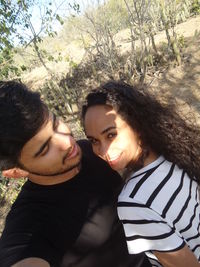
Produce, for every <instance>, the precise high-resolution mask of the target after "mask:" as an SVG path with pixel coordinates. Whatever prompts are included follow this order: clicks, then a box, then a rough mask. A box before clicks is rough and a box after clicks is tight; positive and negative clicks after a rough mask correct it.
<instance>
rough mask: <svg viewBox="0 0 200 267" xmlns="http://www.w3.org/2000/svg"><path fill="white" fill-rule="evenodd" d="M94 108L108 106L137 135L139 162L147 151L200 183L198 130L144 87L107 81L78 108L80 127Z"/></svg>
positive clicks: (199, 133) (171, 105)
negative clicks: (81, 122)
mask: <svg viewBox="0 0 200 267" xmlns="http://www.w3.org/2000/svg"><path fill="white" fill-rule="evenodd" d="M95 105H109V106H111V107H112V108H114V109H115V111H116V112H117V113H118V114H119V115H120V116H121V117H122V118H123V119H124V120H125V121H126V122H127V123H128V124H129V126H131V127H132V129H134V130H136V131H137V132H138V133H139V134H140V137H141V141H142V150H144V151H145V153H144V155H143V160H144V157H145V156H147V154H148V152H147V151H148V148H151V149H152V150H153V151H154V152H156V153H157V154H161V155H164V156H165V158H166V159H167V160H169V161H172V162H174V163H176V164H177V165H178V166H179V167H180V168H183V169H184V170H186V171H187V173H188V174H189V176H190V177H191V178H192V179H196V180H197V181H198V183H200V128H199V126H198V125H197V124H195V122H194V121H192V120H189V119H186V117H185V118H183V117H182V116H180V114H179V113H178V111H177V109H176V106H175V105H174V103H172V102H171V101H169V102H168V103H167V104H163V103H161V101H158V100H157V99H156V97H155V96H153V94H149V93H148V92H147V90H146V88H145V87H139V86H131V85H128V84H126V83H123V82H116V81H109V82H107V83H105V84H103V85H102V86H100V87H98V88H96V89H94V90H92V91H91V92H90V93H89V94H88V96H87V97H86V102H85V104H84V105H83V107H82V120H83V126H84V117H85V114H86V112H87V109H88V108H89V107H91V106H95Z"/></svg>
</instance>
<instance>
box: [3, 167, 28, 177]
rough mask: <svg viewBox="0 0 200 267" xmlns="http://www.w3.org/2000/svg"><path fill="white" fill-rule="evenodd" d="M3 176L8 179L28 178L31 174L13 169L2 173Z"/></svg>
mask: <svg viewBox="0 0 200 267" xmlns="http://www.w3.org/2000/svg"><path fill="white" fill-rule="evenodd" d="M2 175H3V176H4V177H6V178H26V177H28V175H29V172H27V171H24V170H22V169H19V168H13V169H9V170H5V171H2Z"/></svg>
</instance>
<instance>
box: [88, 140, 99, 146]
mask: <svg viewBox="0 0 200 267" xmlns="http://www.w3.org/2000/svg"><path fill="white" fill-rule="evenodd" d="M89 141H90V143H91V144H92V145H96V144H97V140H96V139H89Z"/></svg>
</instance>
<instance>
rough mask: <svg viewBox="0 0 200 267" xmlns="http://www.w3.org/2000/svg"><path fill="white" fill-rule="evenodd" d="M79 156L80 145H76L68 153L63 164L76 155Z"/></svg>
mask: <svg viewBox="0 0 200 267" xmlns="http://www.w3.org/2000/svg"><path fill="white" fill-rule="evenodd" d="M77 154H78V145H77V144H75V145H74V146H73V147H72V148H71V150H70V151H69V152H68V153H67V155H66V156H65V157H64V159H63V162H65V160H68V159H71V158H74V157H75V156H76V155H77Z"/></svg>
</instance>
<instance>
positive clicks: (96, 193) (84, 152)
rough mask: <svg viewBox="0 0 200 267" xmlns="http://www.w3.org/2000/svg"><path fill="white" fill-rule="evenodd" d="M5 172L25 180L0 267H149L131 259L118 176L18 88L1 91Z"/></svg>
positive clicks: (0, 86) (0, 155)
mask: <svg viewBox="0 0 200 267" xmlns="http://www.w3.org/2000/svg"><path fill="white" fill-rule="evenodd" d="M0 170H4V175H5V176H7V177H15V178H18V177H28V180H27V182H26V183H25V184H24V186H23V188H22V190H21V192H20V194H19V196H18V197H17V199H16V201H15V203H14V204H13V206H12V208H11V211H10V212H9V214H8V216H7V219H6V224H5V229H4V231H3V234H2V236H1V239H0V266H1V267H9V266H13V267H32V266H34V267H35V266H37V267H49V266H54V267H57V266H62V267H70V266H73V267H100V266H104V267H117V266H123V267H126V266H127V267H128V266H137V267H139V266H149V263H148V262H146V259H145V258H144V256H143V255H139V256H137V257H135V256H134V257H133V256H128V253H127V250H126V245H125V240H124V235H123V231H122V228H121V225H120V224H119V222H118V220H117V216H116V212H115V205H114V204H113V203H116V197H117V193H118V189H119V188H120V186H121V180H120V178H119V176H118V175H117V173H115V172H113V171H112V170H111V169H110V168H109V167H108V166H107V165H106V163H104V162H103V161H101V160H100V159H99V158H97V157H95V156H94V154H93V153H92V150H91V147H90V145H89V144H88V142H87V141H84V140H82V141H79V142H77V143H76V141H75V140H74V138H73V136H72V133H71V131H70V129H69V128H68V126H67V125H65V124H64V123H63V122H62V121H60V120H59V119H58V118H56V116H55V115H53V114H52V113H50V112H49V111H48V109H47V107H46V105H45V104H44V103H43V102H42V101H41V99H40V95H39V94H38V93H36V92H31V91H29V90H28V89H27V88H26V87H25V86H24V85H23V84H20V83H17V82H1V83H0Z"/></svg>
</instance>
